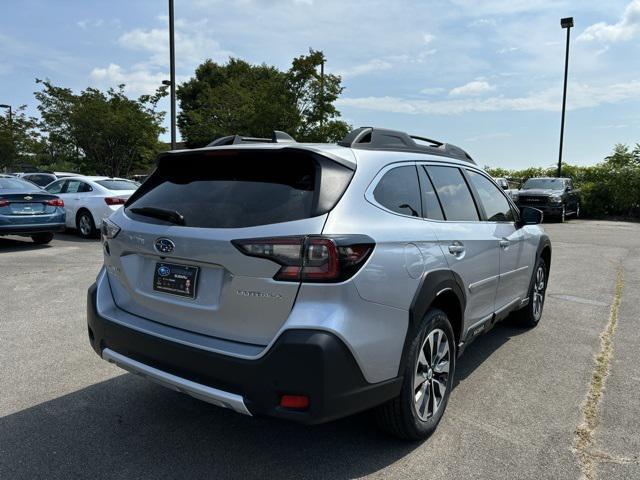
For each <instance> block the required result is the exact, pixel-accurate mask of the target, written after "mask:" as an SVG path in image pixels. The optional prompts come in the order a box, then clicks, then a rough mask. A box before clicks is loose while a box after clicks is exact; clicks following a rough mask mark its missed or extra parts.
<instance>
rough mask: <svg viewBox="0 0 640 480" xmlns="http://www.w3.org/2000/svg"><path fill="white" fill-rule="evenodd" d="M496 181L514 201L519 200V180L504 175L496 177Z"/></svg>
mask: <svg viewBox="0 0 640 480" xmlns="http://www.w3.org/2000/svg"><path fill="white" fill-rule="evenodd" d="M494 180H495V182H496V183H497V184H498V185H499V186H500V188H502V190H504V192H505V193H506V194H507V195H509V196H510V197H511V200H513V201H514V202H515V201H517V200H518V182H514V181H513V180H509V179H507V178H504V177H498V178H494Z"/></svg>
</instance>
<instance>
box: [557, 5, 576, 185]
mask: <svg viewBox="0 0 640 480" xmlns="http://www.w3.org/2000/svg"><path fill="white" fill-rule="evenodd" d="M560 26H561V27H562V28H566V29H567V49H566V52H565V56H564V89H563V91H562V120H561V121H560V152H559V153H558V177H561V176H562V142H563V140H564V114H565V110H566V107H567V75H568V74H569V36H570V34H571V27H573V17H566V18H563V19H561V20H560Z"/></svg>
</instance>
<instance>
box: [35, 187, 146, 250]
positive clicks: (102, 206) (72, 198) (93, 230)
mask: <svg viewBox="0 0 640 480" xmlns="http://www.w3.org/2000/svg"><path fill="white" fill-rule="evenodd" d="M136 188H138V186H137V185H136V184H135V183H134V182H131V181H130V180H126V179H124V178H110V177H87V176H85V177H68V178H62V179H60V180H56V181H55V182H53V183H50V184H49V185H47V186H46V190H47V192H49V193H53V194H55V195H59V196H60V198H62V199H63V200H64V205H65V210H66V213H67V227H69V228H75V229H77V232H78V234H79V235H80V236H81V237H83V238H93V237H96V236H97V232H98V229H99V228H100V227H101V225H102V221H103V220H104V219H105V218H107V217H108V216H109V215H111V214H112V213H113V212H115V211H116V210H118V209H119V208H120V207H122V205H124V203H125V202H126V201H127V199H128V198H129V196H131V194H132V193H133V192H134V191H135V190H136Z"/></svg>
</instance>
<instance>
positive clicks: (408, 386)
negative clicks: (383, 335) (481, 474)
mask: <svg viewBox="0 0 640 480" xmlns="http://www.w3.org/2000/svg"><path fill="white" fill-rule="evenodd" d="M442 333H444V335H445V338H442V337H440V335H441V334H442ZM430 337H431V338H432V340H433V342H435V343H437V344H438V345H439V347H440V350H437V349H431V348H430V345H429V341H428V339H429V338H430ZM445 342H446V344H447V347H448V357H447V360H448V363H447V368H448V372H447V373H446V378H445V374H444V373H443V372H442V365H444V364H445V354H444V353H443V352H444V350H445V347H444V344H445ZM423 348H424V350H423ZM433 350H436V352H434V353H435V354H436V355H435V359H436V361H435V362H434V361H433V357H432V358H431V359H430V360H427V359H426V357H427V356H428V355H429V352H430V351H433ZM421 351H422V352H423V353H424V354H425V355H424V356H422V357H421V356H420V352H421ZM439 353H443V355H442V357H441V358H440V359H438V354H439ZM420 358H423V359H424V360H426V363H428V365H425V363H424V362H422V363H421V362H420ZM433 364H435V366H434V368H433V369H432V368H431V365H433ZM422 365H425V366H426V368H428V370H426V369H421V366H422ZM455 366H456V345H455V337H454V334H453V329H452V328H451V323H450V322H449V319H448V318H447V315H446V313H444V312H443V311H442V310H438V309H432V310H429V311H428V312H427V314H426V315H425V316H424V318H423V320H422V323H421V325H420V328H419V329H418V332H417V333H416V335H415V337H414V339H413V341H412V342H411V344H410V346H409V351H408V352H407V361H406V366H405V368H404V371H403V378H404V381H403V383H402V388H401V391H400V395H399V396H398V397H396V398H394V399H392V400H390V401H388V402H387V403H385V404H383V405H381V406H379V407H378V408H377V410H376V419H377V421H378V425H379V426H380V428H382V429H383V430H385V431H386V432H388V433H390V434H392V435H394V436H396V437H399V438H402V439H405V440H422V439H425V438H427V437H428V436H429V435H431V434H432V433H433V432H434V430H435V429H436V427H437V426H438V423H439V422H440V419H441V418H442V415H443V414H444V411H445V409H446V408H447V402H448V400H449V394H450V393H451V389H452V387H453V377H454V373H455ZM438 367H440V372H438V371H437V370H438ZM419 381H422V383H421V384H418V385H420V386H419V387H418V388H416V382H419ZM436 384H438V385H442V384H444V385H445V391H444V393H443V394H442V395H441V396H440V401H439V402H437V396H438V395H437V394H436V393H435V392H436V390H438V392H440V393H442V390H441V387H439V386H437V388H436ZM418 392H422V396H421V398H420V400H417V399H416V396H417V393H418ZM425 399H426V400H425ZM420 401H421V402H422V404H421V406H418V404H420ZM425 401H426V404H425V403H424V402H425ZM432 401H433V402H436V403H433V402H432ZM430 402H432V403H430ZM422 406H424V409H422ZM430 409H431V410H433V409H435V411H431V414H430V415H429V410H430ZM419 410H422V412H421V413H419ZM423 417H426V418H423Z"/></svg>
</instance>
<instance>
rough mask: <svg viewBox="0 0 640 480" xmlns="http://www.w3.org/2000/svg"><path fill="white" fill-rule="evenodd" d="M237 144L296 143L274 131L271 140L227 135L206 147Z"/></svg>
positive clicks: (289, 136) (287, 135)
mask: <svg viewBox="0 0 640 480" xmlns="http://www.w3.org/2000/svg"><path fill="white" fill-rule="evenodd" d="M239 143H296V140H295V138H293V137H292V136H291V135H289V134H288V133H285V132H281V131H279V130H274V131H273V133H272V134H271V138H258V137H242V136H240V135H228V136H226V137H220V138H216V139H215V140H214V141H213V142H211V143H210V144H208V145H207V147H219V146H221V145H237V144H239Z"/></svg>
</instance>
